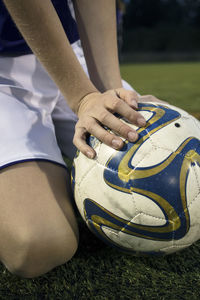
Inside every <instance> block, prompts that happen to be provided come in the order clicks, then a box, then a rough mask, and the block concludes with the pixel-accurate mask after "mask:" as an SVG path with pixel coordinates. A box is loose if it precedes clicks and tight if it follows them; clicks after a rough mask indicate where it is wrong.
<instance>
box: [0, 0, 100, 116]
mask: <svg viewBox="0 0 200 300" xmlns="http://www.w3.org/2000/svg"><path fill="white" fill-rule="evenodd" d="M4 2H5V5H6V6H7V8H8V10H9V12H10V14H11V16H12V18H13V19H14V21H15V23H16V25H17V27H18V28H19V30H20V31H21V33H22V35H23V36H24V38H25V40H26V41H27V43H28V44H29V46H30V48H31V49H32V51H33V52H34V53H35V55H36V56H37V57H38V59H39V60H40V61H41V63H42V64H43V65H44V67H45V68H46V69H47V71H48V73H49V74H50V76H51V77H52V79H53V80H54V82H55V83H56V84H57V86H58V87H59V89H60V90H61V92H62V93H63V95H64V96H65V98H66V99H68V104H69V106H70V107H71V108H72V110H73V111H75V112H77V109H78V104H79V101H80V99H82V98H84V96H85V95H87V94H89V93H91V92H97V89H96V88H95V86H94V85H93V84H92V82H91V81H90V80H89V79H88V77H87V76H86V74H85V72H84V71H83V69H82V67H81V66H80V64H79V62H78V60H77V58H76V56H75V54H74V52H73V50H72V48H71V46H70V44H69V41H68V39H67V37H66V34H65V32H64V30H63V27H62V25H61V23H60V20H59V18H58V16H57V14H56V11H55V9H54V7H53V5H52V3H51V1H50V0H4Z"/></svg>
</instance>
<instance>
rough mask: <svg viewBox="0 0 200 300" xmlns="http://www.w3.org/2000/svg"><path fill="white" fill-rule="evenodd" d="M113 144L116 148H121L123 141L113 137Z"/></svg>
mask: <svg viewBox="0 0 200 300" xmlns="http://www.w3.org/2000/svg"><path fill="white" fill-rule="evenodd" d="M112 145H113V147H115V148H119V147H120V146H121V141H119V140H115V139H113V140H112Z"/></svg>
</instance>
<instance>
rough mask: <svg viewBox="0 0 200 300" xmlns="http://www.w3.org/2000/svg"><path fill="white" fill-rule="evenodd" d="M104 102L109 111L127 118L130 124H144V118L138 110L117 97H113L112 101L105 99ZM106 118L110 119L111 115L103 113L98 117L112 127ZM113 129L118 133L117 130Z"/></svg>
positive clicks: (141, 125)
mask: <svg viewBox="0 0 200 300" xmlns="http://www.w3.org/2000/svg"><path fill="white" fill-rule="evenodd" d="M105 104H106V108H107V109H108V110H109V111H111V112H113V113H118V114H119V115H121V116H123V117H124V118H125V119H127V120H128V121H129V122H130V123H131V124H135V125H138V126H139V127H143V126H145V125H146V120H145V118H144V117H143V116H142V115H141V114H140V113H139V112H137V111H135V110H133V109H132V108H131V107H130V106H129V105H128V104H127V103H125V102H124V101H122V100H121V99H119V98H117V97H116V98H114V99H113V100H112V101H110V99H107V102H106V103H105ZM106 118H107V119H108V118H110V119H111V116H108V115H103V117H101V119H100V122H101V123H103V124H105V125H107V126H108V127H109V128H111V129H112V128H113V125H112V123H111V122H109V124H108V120H106ZM105 122H106V123H105ZM115 131H116V132H117V133H119V132H118V130H115ZM119 134H120V133H119Z"/></svg>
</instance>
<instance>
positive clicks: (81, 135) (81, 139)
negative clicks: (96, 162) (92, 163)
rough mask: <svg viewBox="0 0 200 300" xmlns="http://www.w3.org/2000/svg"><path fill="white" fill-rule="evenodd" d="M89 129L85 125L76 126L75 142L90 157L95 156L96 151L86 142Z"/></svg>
mask: <svg viewBox="0 0 200 300" xmlns="http://www.w3.org/2000/svg"><path fill="white" fill-rule="evenodd" d="M77 124H78V123H77ZM87 134H88V133H87V130H86V129H85V128H83V127H78V126H76V131H75V134H74V138H73V143H74V145H75V146H76V148H77V149H79V150H80V151H81V152H82V153H83V154H85V155H86V156H87V157H88V158H95V156H96V152H95V151H94V149H93V148H91V147H90V146H89V145H88V144H87V143H86V137H87Z"/></svg>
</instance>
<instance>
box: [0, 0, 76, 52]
mask: <svg viewBox="0 0 200 300" xmlns="http://www.w3.org/2000/svg"><path fill="white" fill-rule="evenodd" d="M51 1H52V3H53V5H54V7H55V9H56V11H57V14H58V16H59V18H60V21H61V23H62V25H63V28H64V30H65V33H66V35H67V37H68V39H69V42H70V43H71V44H72V43H74V42H75V41H77V40H78V39H79V34H78V30H77V26H76V22H75V20H74V19H73V17H72V15H71V13H70V9H69V7H68V4H67V0H65V1H64V0H51ZM31 52H32V51H31V50H30V48H29V47H28V45H27V44H26V42H25V40H24V39H23V37H22V36H21V34H20V33H19V31H18V29H17V28H16V25H15V24H14V22H13V21H12V19H11V17H10V15H9V13H8V11H7V9H6V8H5V6H4V4H3V2H2V0H0V54H6V53H7V54H12V53H13V54H28V53H31Z"/></svg>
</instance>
